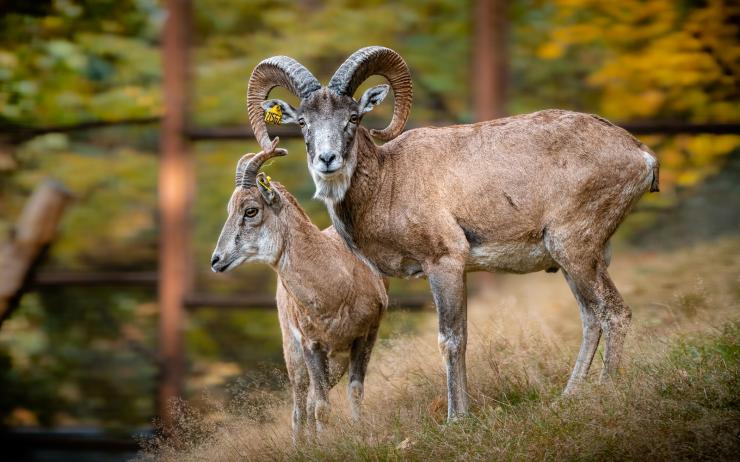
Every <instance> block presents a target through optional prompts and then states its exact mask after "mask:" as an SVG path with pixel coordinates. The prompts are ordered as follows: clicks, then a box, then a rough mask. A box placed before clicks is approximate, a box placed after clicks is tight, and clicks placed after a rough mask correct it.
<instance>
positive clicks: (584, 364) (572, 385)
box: [563, 271, 601, 395]
mask: <svg viewBox="0 0 740 462" xmlns="http://www.w3.org/2000/svg"><path fill="white" fill-rule="evenodd" d="M563 275H564V276H565V280H566V281H567V282H568V285H569V286H570V289H571V291H572V292H573V295H574V296H575V298H576V300H577V301H578V308H579V310H580V312H581V323H582V324H583V340H582V341H581V348H580V350H579V351H578V357H577V358H576V364H575V366H574V367H573V372H572V373H571V375H570V379H568V385H567V386H566V387H565V391H563V394H565V395H568V394H572V393H573V392H575V391H576V390H577V388H578V386H579V385H580V384H581V383H582V382H583V380H584V379H585V378H586V376H587V375H588V371H589V369H590V368H591V363H592V362H593V359H594V354H595V353H596V348H597V347H598V346H599V338H600V337H601V326H600V324H599V320H598V318H597V317H596V313H594V307H593V305H592V304H590V303H589V302H588V301H587V299H586V298H585V297H584V295H583V294H582V293H580V292H579V290H578V287H577V286H576V284H575V282H574V281H573V279H572V278H571V277H570V275H569V274H568V273H567V272H565V271H563Z"/></svg>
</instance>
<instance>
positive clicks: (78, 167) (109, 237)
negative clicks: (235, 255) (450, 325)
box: [0, 0, 740, 431]
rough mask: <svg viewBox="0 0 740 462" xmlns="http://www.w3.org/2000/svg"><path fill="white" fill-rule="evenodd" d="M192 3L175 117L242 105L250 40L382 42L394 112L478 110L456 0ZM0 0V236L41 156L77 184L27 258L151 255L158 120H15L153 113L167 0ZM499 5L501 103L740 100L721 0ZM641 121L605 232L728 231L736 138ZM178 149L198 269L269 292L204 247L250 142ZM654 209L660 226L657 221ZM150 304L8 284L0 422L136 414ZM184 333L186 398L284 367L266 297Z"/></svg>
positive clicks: (200, 279)
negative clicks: (636, 181) (644, 175)
mask: <svg viewBox="0 0 740 462" xmlns="http://www.w3.org/2000/svg"><path fill="white" fill-rule="evenodd" d="M193 6H194V24H193V27H194V29H193V37H192V39H193V49H192V79H193V80H192V98H191V110H190V122H191V123H192V125H193V126H198V127H208V126H222V125H244V124H246V123H247V117H246V110H245V94H246V86H247V80H248V77H249V74H250V72H251V70H252V68H253V67H254V65H255V64H257V63H258V62H259V61H260V60H262V59H264V58H265V57H269V56H272V55H278V54H286V55H290V56H292V57H294V58H296V59H298V60H299V61H300V62H302V63H303V64H305V65H306V66H307V67H308V68H309V69H310V70H311V71H312V72H313V73H314V74H315V75H316V76H317V77H318V78H319V79H320V80H322V81H326V79H328V77H329V76H330V75H331V74H332V73H333V71H334V70H335V69H336V67H337V66H338V65H339V64H340V63H341V62H342V60H343V59H345V58H346V56H347V55H348V54H350V53H351V52H353V51H354V50H356V49H358V48H360V47H363V46H366V45H370V44H375V45H385V46H388V47H391V48H393V49H395V50H397V51H398V52H399V53H400V54H401V55H402V56H403V57H404V58H405V59H406V60H407V62H408V64H409V66H410V67H411V70H412V74H413V78H414V91H415V97H414V106H413V111H412V114H411V122H410V123H411V124H412V125H414V126H419V125H424V124H434V123H439V122H445V123H454V122H469V121H472V120H473V118H474V115H473V104H472V99H473V97H474V96H473V95H471V90H470V89H471V85H470V82H471V74H472V59H471V56H472V50H471V37H472V34H473V30H472V27H473V26H472V7H471V4H470V2H466V1H458V0H428V1H427V0H425V1H420V0H412V1H405V2H382V1H371V0H364V1H353V0H330V1H327V2H319V1H298V2H297V1H293V0H244V1H236V0H195V1H194V2H193ZM0 8H1V9H2V18H0V126H1V127H2V134H0V236H3V239H4V237H5V236H7V235H8V233H9V232H10V230H11V229H12V226H13V224H14V222H15V219H16V218H17V216H18V215H19V213H20V211H21V209H22V207H23V204H24V202H25V200H26V199H27V197H28V196H29V194H30V193H31V191H32V190H33V189H34V187H35V186H36V185H37V184H38V183H39V182H40V181H41V180H42V179H43V178H45V177H48V176H52V177H53V178H56V179H58V180H59V181H61V182H62V183H63V184H64V185H66V186H67V187H68V188H69V189H70V190H71V191H72V192H73V194H74V196H75V201H74V203H73V204H72V205H71V206H70V207H69V209H68V211H67V213H66V215H65V217H64V220H63V223H62V226H61V231H60V233H59V237H58V239H57V240H56V241H55V242H54V244H53V247H52V249H51V251H50V253H49V255H48V258H47V260H46V262H45V264H44V267H43V269H42V270H43V271H54V270H64V271H94V270H101V271H124V270H125V271H154V270H156V268H157V255H158V254H157V236H158V234H157V209H156V205H157V183H156V182H157V162H158V161H157V153H158V150H159V132H158V125H157V124H156V123H149V124H139V125H133V126H117V125H111V126H103V127H100V128H95V129H90V130H82V131H73V132H64V131H56V132H55V131H51V132H48V133H37V134H35V135H34V136H30V135H29V136H24V134H29V133H30V134H34V132H33V130H32V128H34V127H50V126H52V127H53V126H66V125H74V124H79V123H85V122H88V121H104V122H115V121H120V120H124V119H141V118H156V117H159V116H161V115H162V103H163V101H162V70H161V61H160V44H161V39H160V37H161V29H162V25H163V22H164V19H165V10H164V8H163V5H162V4H161V3H160V2H158V1H157V0H53V1H43V0H41V1H32V2H26V1H23V0H4V1H0ZM508 14H509V26H510V32H509V43H510V48H509V60H510V61H509V63H510V64H509V65H510V69H509V81H508V99H507V107H506V109H507V112H508V113H509V114H518V113H524V112H530V111H535V110H539V109H544V108H550V107H558V108H567V109H574V110H578V111H585V112H594V113H599V114H600V115H603V116H605V117H607V118H610V119H611V120H613V121H615V122H628V121H629V122H634V121H641V120H669V121H684V122H737V121H738V120H740V82H739V81H738V80H739V79H740V39H739V37H740V29H739V27H738V24H740V5H739V4H738V3H737V2H736V1H733V0H706V1H694V0H678V1H676V0H649V1H647V0H623V1H619V2H603V1H597V0H549V1H547V0H513V1H511V2H510V8H509V11H508ZM373 82H375V81H373ZM370 83H372V82H369V83H368V85H369V84H370ZM276 94H278V95H279V96H280V97H283V98H286V99H287V100H289V101H293V102H295V100H294V99H293V98H291V97H290V96H288V95H287V94H286V93H280V92H276ZM391 107H392V105H391V104H389V103H386V104H384V105H382V106H381V107H380V108H378V110H377V111H375V112H373V119H371V120H369V121H368V122H367V123H368V124H369V125H371V126H373V125H376V126H377V125H381V124H383V123H384V122H385V121H386V120H387V118H388V117H389V115H390V113H391ZM640 138H641V139H642V140H643V141H644V142H646V143H647V144H648V145H649V146H650V147H651V148H652V149H653V150H655V151H656V152H657V153H658V155H659V158H660V161H661V194H657V195H651V196H650V197H646V198H645V199H644V200H643V202H641V205H642V206H644V207H645V211H642V212H640V213H637V214H635V215H633V216H632V217H631V218H630V219H629V221H628V222H627V223H626V225H625V226H624V227H623V228H622V229H621V230H620V234H619V235H618V236H617V248H620V246H621V247H622V248H623V247H624V246H634V245H640V246H666V245H682V244H685V243H688V242H690V241H692V240H696V239H704V238H708V237H713V236H716V235H718V234H722V233H729V232H736V227H737V226H738V222H737V213H736V212H735V213H734V214H732V213H730V214H728V213H727V210H728V209H727V207H729V208H730V210H732V209H733V208H734V209H735V210H737V207H738V206H740V200H738V195H739V193H738V185H737V178H738V170H740V169H739V168H738V158H739V156H740V152H739V151H740V136H738V135H710V134H697V135H671V136H667V135H666V136H658V135H652V136H641V137H640ZM283 146H284V147H287V148H288V149H289V152H290V155H289V156H288V157H286V158H284V159H280V160H279V161H275V162H274V163H273V164H272V165H270V166H269V168H268V169H267V170H268V172H269V174H270V175H271V176H272V177H273V178H274V179H276V180H278V181H280V182H282V183H284V184H285V185H286V186H287V187H288V188H289V189H290V190H291V191H292V192H293V193H294V194H295V195H296V196H297V197H298V198H299V200H300V201H301V204H302V205H303V206H304V207H305V208H306V209H307V211H308V212H309V214H310V215H311V217H312V218H313V220H314V222H315V223H316V224H318V225H319V226H322V227H323V226H326V225H328V223H329V220H328V217H327V214H326V213H325V211H324V207H323V205H322V204H321V203H319V202H317V201H314V200H312V199H311V195H312V193H313V184H312V182H311V181H310V178H309V175H308V174H307V171H306V165H305V158H304V152H305V151H304V148H303V145H302V143H301V142H300V140H291V141H284V142H283ZM192 150H193V152H194V158H195V170H196V172H197V184H196V196H195V197H196V200H195V205H194V210H193V211H192V213H193V222H194V232H193V248H194V251H195V255H194V261H195V267H196V269H197V270H198V274H197V280H196V285H197V287H198V288H199V289H200V290H201V291H204V292H205V291H207V292H211V293H220V294H227V293H233V292H239V291H241V292H259V293H264V294H267V295H269V294H271V293H273V291H274V276H273V274H272V272H271V271H270V270H269V269H268V268H263V267H257V266H247V267H243V268H241V269H239V270H238V271H236V272H234V273H230V274H227V275H212V274H211V273H210V272H209V265H208V261H209V256H210V253H211V251H212V248H213V245H214V244H215V242H216V239H217V237H218V233H219V230H220V228H221V225H222V223H223V220H224V219H225V216H226V215H225V206H226V202H227V200H228V197H229V195H230V193H231V190H232V185H233V170H234V167H235V162H236V160H237V159H238V158H239V156H240V155H241V154H243V153H244V152H249V151H255V150H257V144H256V143H255V142H254V141H249V142H215V141H208V142H198V143H193V144H192ZM728 175H729V176H728ZM718 188H719V189H718ZM702 192H704V194H705V195H704V196H700V195H698V194H699V193H702ZM697 197H698V199H697ZM733 204H734V205H733ZM720 206H722V208H719V207H720ZM686 210H689V212H686ZM667 222H670V223H672V226H670V227H662V228H661V226H659V225H660V224H661V223H667ZM665 229H669V230H670V232H669V231H661V230H665ZM0 277H2V276H1V275H0ZM392 290H393V291H394V292H395V293H425V292H426V286H425V282H424V281H416V282H414V283H401V282H394V284H393V287H392ZM255 308H257V307H255ZM573 313H574V314H573V315H574V316H575V313H576V311H575V309H574V311H573ZM156 322H157V305H156V293H155V287H154V286H151V287H139V288H132V287H92V288H91V287H85V288H79V287H77V288H76V287H63V286H59V287H44V288H43V289H42V290H36V291H34V292H31V293H29V294H27V295H25V296H24V297H23V299H22V302H21V306H20V307H19V309H18V310H16V312H15V313H14V315H13V317H12V318H11V319H10V320H8V321H7V322H6V323H5V324H4V325H3V327H2V329H1V330H0V390H2V391H1V392H0V424H2V425H6V426H36V425H52V426H66V425H67V426H83V425H91V426H102V427H105V428H107V429H109V430H114V431H115V430H118V431H129V430H130V429H132V428H136V427H142V426H147V425H149V424H150V422H151V419H152V417H153V415H154V412H155V405H154V396H155V386H156V374H157V369H156V367H155V365H154V362H153V361H152V357H151V355H152V353H151V352H153V351H155V349H156ZM384 328H385V329H386V335H388V332H390V331H393V332H398V331H399V330H400V331H403V330H413V329H414V322H413V315H411V314H408V315H402V314H398V315H394V316H391V318H390V322H389V323H387V325H386V326H385V327H384ZM185 335H186V346H187V348H186V349H187V358H188V363H187V364H188V374H187V382H186V385H187V395H188V396H189V397H191V398H193V399H198V397H199V396H200V395H201V393H202V392H203V391H204V390H206V389H209V390H211V392H214V393H219V390H222V391H227V390H229V389H230V388H233V387H238V386H241V385H243V383H244V381H246V382H258V383H264V384H265V385H266V386H272V385H273V384H274V383H275V381H274V380H273V379H272V378H270V377H267V376H265V375H264V374H261V373H258V372H255V371H259V370H264V369H265V365H267V368H270V367H273V368H278V369H279V368H282V365H281V362H282V360H281V351H280V338H279V330H278V327H277V316H276V315H275V313H274V312H271V311H265V310H259V309H250V310H223V309H218V308H207V307H206V308H200V309H198V310H194V311H191V312H189V314H188V318H187V330H186V334H185ZM214 390H215V391H214Z"/></svg>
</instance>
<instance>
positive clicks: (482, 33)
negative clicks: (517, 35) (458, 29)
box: [472, 0, 509, 121]
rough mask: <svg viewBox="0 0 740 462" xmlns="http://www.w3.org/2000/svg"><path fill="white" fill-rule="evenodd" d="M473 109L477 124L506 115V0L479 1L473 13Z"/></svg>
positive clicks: (507, 60)
mask: <svg viewBox="0 0 740 462" xmlns="http://www.w3.org/2000/svg"><path fill="white" fill-rule="evenodd" d="M473 20H474V22H475V31H474V39H473V95H472V98H473V108H474V111H475V119H476V120H477V121H483V120H491V119H495V118H498V117H503V116H505V115H506V90H507V89H506V87H507V81H508V74H509V52H508V51H509V48H508V47H509V40H508V34H509V31H508V29H509V24H508V23H509V21H508V16H507V1H506V0H476V1H475V6H474V10H473Z"/></svg>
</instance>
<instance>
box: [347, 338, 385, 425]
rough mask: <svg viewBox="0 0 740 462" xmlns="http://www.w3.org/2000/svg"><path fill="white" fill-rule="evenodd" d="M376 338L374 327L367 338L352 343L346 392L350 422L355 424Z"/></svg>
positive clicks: (359, 413) (360, 412)
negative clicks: (350, 413) (350, 415)
mask: <svg viewBox="0 0 740 462" xmlns="http://www.w3.org/2000/svg"><path fill="white" fill-rule="evenodd" d="M377 336H378V328H377V326H375V327H373V328H372V330H371V331H370V332H368V334H367V336H365V337H362V338H357V339H355V341H354V342H353V343H352V352H351V353H350V359H349V389H348V390H347V392H348V395H349V405H350V410H351V412H352V420H354V421H355V422H357V421H359V420H360V417H361V416H362V409H361V406H362V397H363V395H364V390H365V386H364V383H365V374H366V373H367V364H368V362H369V361H370V354H371V353H372V351H373V346H374V345H375V339H376V338H377Z"/></svg>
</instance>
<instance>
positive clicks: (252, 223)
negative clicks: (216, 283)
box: [211, 138, 287, 272]
mask: <svg viewBox="0 0 740 462" xmlns="http://www.w3.org/2000/svg"><path fill="white" fill-rule="evenodd" d="M277 141H278V139H277V138H275V141H274V142H272V143H271V146H272V148H271V149H270V150H269V151H262V152H260V153H259V154H245V155H244V156H242V158H241V159H240V160H239V163H238V164H237V166H236V188H235V189H234V192H233V193H232V194H231V199H230V200H229V204H228V206H227V212H228V215H229V216H228V218H227V219H226V223H224V227H223V229H222V230H221V235H220V236H219V238H218V243H217V244H216V249H215V250H214V251H213V256H212V257H211V269H213V271H217V272H223V271H230V270H232V269H234V268H236V267H237V266H239V265H241V264H242V263H244V262H262V263H268V264H271V265H272V264H275V262H276V260H277V258H278V256H279V254H280V249H282V247H283V241H282V239H283V237H282V233H281V232H280V230H281V226H280V220H279V215H280V212H281V206H282V204H281V198H280V194H279V193H278V191H276V190H275V188H274V187H272V186H271V185H270V184H269V180H267V178H266V177H265V174H264V173H261V172H260V171H259V170H260V167H261V166H262V164H263V163H264V162H265V161H267V160H268V159H270V158H272V157H275V156H284V155H285V154H287V151H285V150H284V149H274V146H275V145H276V144H277Z"/></svg>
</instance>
